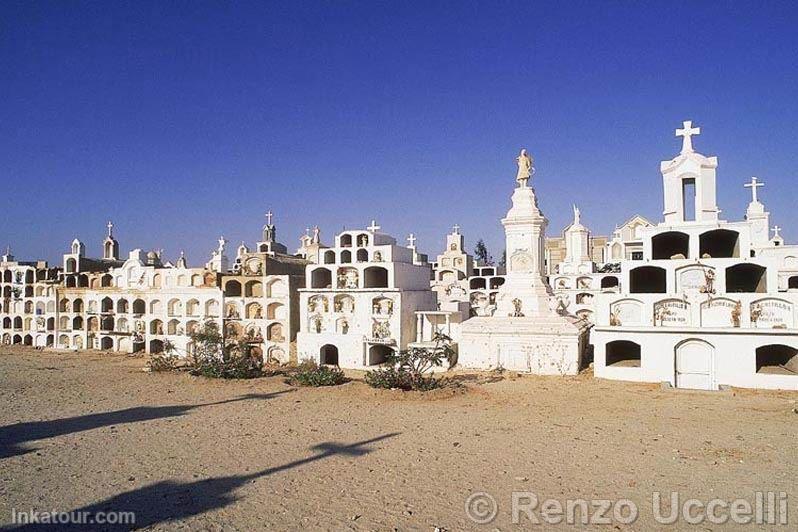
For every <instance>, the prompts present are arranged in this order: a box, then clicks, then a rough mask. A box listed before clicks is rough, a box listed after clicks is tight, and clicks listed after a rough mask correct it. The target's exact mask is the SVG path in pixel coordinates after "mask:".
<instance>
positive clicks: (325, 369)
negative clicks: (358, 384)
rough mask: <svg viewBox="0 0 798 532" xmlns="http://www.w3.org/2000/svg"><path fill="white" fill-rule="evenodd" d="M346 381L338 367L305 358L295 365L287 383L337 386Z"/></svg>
mask: <svg viewBox="0 0 798 532" xmlns="http://www.w3.org/2000/svg"><path fill="white" fill-rule="evenodd" d="M345 382H347V378H346V377H345V376H344V372H343V371H341V370H340V368H333V367H330V366H319V365H317V364H316V363H315V362H314V361H312V360H306V361H304V362H303V363H302V364H300V365H299V366H297V367H296V368H295V369H294V370H293V371H292V372H291V373H290V374H289V376H288V383H289V384H294V385H298V386H316V387H318V386H337V385H339V384H343V383H345Z"/></svg>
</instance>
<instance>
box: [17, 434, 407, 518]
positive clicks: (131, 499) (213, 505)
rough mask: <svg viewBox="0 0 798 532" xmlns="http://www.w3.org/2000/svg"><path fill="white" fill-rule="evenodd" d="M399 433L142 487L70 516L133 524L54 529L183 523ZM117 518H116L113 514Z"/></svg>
mask: <svg viewBox="0 0 798 532" xmlns="http://www.w3.org/2000/svg"><path fill="white" fill-rule="evenodd" d="M398 434H399V433H398V432H393V433H389V434H384V435H382V436H377V437H375V438H371V439H369V440H363V441H359V442H355V443H351V444H348V445H345V444H340V443H335V442H325V443H321V444H319V445H315V446H313V447H311V450H312V451H314V453H315V454H312V455H311V456H309V457H307V458H302V459H300V460H295V461H293V462H289V463H287V464H284V465H281V466H276V467H270V468H267V469H263V470H261V471H258V472H255V473H251V474H248V475H232V476H227V477H219V478H211V479H206V480H198V481H194V482H175V481H172V480H167V481H163V482H157V483H155V484H150V485H149V486H144V487H142V488H139V489H135V490H132V491H128V492H125V493H120V494H119V495H116V496H114V497H110V498H108V499H105V500H103V501H100V502H97V503H95V504H90V505H88V506H84V507H82V508H77V509H75V510H72V511H71V512H69V513H70V514H71V515H73V516H84V515H85V516H87V518H91V517H93V516H97V515H98V514H100V513H102V514H103V515H107V514H108V512H115V513H116V512H133V513H134V514H135V523H134V524H122V525H97V524H91V523H89V522H86V523H80V524H77V523H76V524H63V523H60V524H58V525H57V527H58V530H114V531H116V530H131V529H137V528H146V527H151V526H154V525H157V524H159V523H168V522H174V521H179V520H182V519H186V518H188V517H192V516H195V515H199V514H202V513H204V512H208V511H211V510H216V509H219V508H224V507H225V506H228V505H230V504H232V503H234V502H235V501H237V500H239V499H240V497H239V496H237V495H236V494H235V493H234V492H235V490H237V489H238V488H240V487H241V486H243V485H244V484H247V483H249V482H251V481H254V480H256V479H259V478H262V477H267V476H269V475H273V474H275V473H279V472H282V471H286V470H289V469H293V468H296V467H299V466H302V465H305V464H309V463H311V462H315V461H318V460H323V459H325V458H329V457H332V456H355V457H357V456H363V455H365V454H368V453H370V452H371V449H368V448H367V447H366V446H367V445H369V444H372V443H376V442H378V441H382V440H385V439H388V438H393V437H394V436H397V435H398ZM116 515H119V514H116ZM53 529H54V528H53V525H45V524H28V525H23V526H20V527H18V528H17V529H16V530H53Z"/></svg>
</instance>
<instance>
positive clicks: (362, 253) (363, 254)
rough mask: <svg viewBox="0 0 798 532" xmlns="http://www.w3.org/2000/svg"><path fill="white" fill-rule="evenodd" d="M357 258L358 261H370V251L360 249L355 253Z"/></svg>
mask: <svg viewBox="0 0 798 532" xmlns="http://www.w3.org/2000/svg"><path fill="white" fill-rule="evenodd" d="M355 258H356V260H357V261H358V262H368V261H369V252H368V251H366V250H365V249H358V250H357V253H356V254H355Z"/></svg>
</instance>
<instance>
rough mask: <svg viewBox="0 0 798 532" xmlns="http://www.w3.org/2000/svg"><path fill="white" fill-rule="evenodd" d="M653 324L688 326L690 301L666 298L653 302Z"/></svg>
mask: <svg viewBox="0 0 798 532" xmlns="http://www.w3.org/2000/svg"><path fill="white" fill-rule="evenodd" d="M654 325H657V326H660V327H689V326H690V303H687V302H686V301H682V300H681V299H666V300H664V301H658V302H657V303H655V304H654Z"/></svg>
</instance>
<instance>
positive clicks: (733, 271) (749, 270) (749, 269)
mask: <svg viewBox="0 0 798 532" xmlns="http://www.w3.org/2000/svg"><path fill="white" fill-rule="evenodd" d="M766 271H767V269H766V268H765V267H764V266H760V265H758V264H751V263H742V264H735V265H734V266H729V267H728V268H726V292H727V293H733V292H747V293H757V294H762V293H765V292H767V276H766V275H765V273H766Z"/></svg>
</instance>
